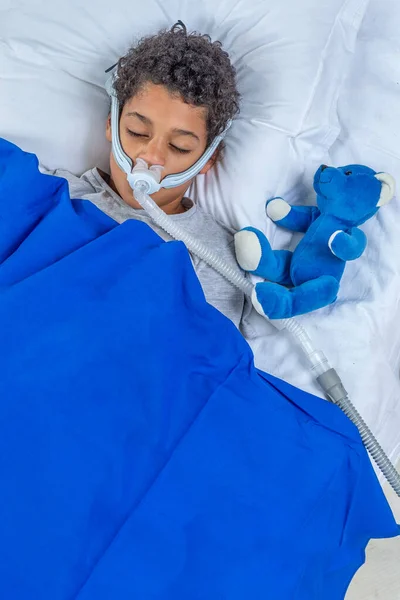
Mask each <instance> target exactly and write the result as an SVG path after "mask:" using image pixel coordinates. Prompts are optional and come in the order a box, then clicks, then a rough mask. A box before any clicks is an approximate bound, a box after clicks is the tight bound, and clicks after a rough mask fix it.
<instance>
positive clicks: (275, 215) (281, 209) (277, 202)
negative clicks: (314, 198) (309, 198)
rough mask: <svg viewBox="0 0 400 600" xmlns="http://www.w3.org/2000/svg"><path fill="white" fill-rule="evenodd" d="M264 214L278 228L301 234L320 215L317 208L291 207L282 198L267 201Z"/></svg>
mask: <svg viewBox="0 0 400 600" xmlns="http://www.w3.org/2000/svg"><path fill="white" fill-rule="evenodd" d="M266 212H267V215H268V216H269V218H270V219H271V220H272V221H274V223H276V224H277V225H279V227H284V228H285V229H289V230H290V231H298V232H301V233H305V232H306V231H307V229H308V228H309V227H310V225H311V224H312V223H313V222H314V221H315V219H317V218H318V217H319V215H320V214H321V213H320V211H319V209H318V207H317V206H291V205H290V204H288V203H287V202H286V201H285V200H283V198H272V200H269V201H268V202H267V205H266Z"/></svg>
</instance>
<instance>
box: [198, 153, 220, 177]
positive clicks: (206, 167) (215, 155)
mask: <svg viewBox="0 0 400 600" xmlns="http://www.w3.org/2000/svg"><path fill="white" fill-rule="evenodd" d="M218 155H219V148H217V149H216V150H215V152H214V153H213V155H212V156H211V158H210V159H209V160H208V161H207V162H206V164H205V165H204V167H203V168H202V170H201V171H200V173H199V175H205V174H206V173H208V171H209V170H210V169H211V168H212V167H213V166H214V165H215V163H216V162H217V158H218Z"/></svg>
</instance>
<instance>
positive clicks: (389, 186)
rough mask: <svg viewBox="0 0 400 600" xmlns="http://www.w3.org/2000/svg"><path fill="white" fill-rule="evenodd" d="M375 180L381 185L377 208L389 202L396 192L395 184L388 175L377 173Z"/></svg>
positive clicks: (392, 178)
mask: <svg viewBox="0 0 400 600" xmlns="http://www.w3.org/2000/svg"><path fill="white" fill-rule="evenodd" d="M375 177H376V179H377V180H378V181H380V182H381V183H382V188H381V195H380V197H379V201H378V203H377V206H383V205H384V204H387V203H388V202H390V201H391V199H392V198H393V196H394V193H395V191H396V182H395V180H394V177H392V176H391V175H389V173H377V174H376V175H375Z"/></svg>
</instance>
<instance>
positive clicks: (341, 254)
mask: <svg viewBox="0 0 400 600" xmlns="http://www.w3.org/2000/svg"><path fill="white" fill-rule="evenodd" d="M328 245H329V248H330V249H331V252H332V254H334V255H335V256H337V257H338V258H340V259H342V260H345V261H347V260H355V259H356V258H359V257H360V256H361V255H362V253H363V252H364V250H365V248H366V246H367V238H366V235H365V233H364V232H363V231H361V229H358V227H353V228H352V229H351V230H350V233H346V232H345V231H341V230H339V231H334V232H333V233H332V235H331V236H330V238H329V241H328Z"/></svg>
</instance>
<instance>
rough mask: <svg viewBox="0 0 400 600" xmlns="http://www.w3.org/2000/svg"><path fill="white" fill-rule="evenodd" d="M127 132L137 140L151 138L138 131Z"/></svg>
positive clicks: (128, 130)
mask: <svg viewBox="0 0 400 600" xmlns="http://www.w3.org/2000/svg"><path fill="white" fill-rule="evenodd" d="M127 132H128V133H129V135H131V136H132V137H136V138H146V137H149V136H148V135H146V134H145V133H137V132H136V131H131V130H130V129H127Z"/></svg>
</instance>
